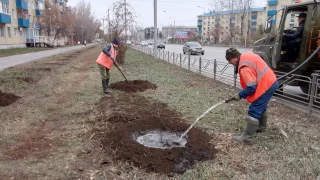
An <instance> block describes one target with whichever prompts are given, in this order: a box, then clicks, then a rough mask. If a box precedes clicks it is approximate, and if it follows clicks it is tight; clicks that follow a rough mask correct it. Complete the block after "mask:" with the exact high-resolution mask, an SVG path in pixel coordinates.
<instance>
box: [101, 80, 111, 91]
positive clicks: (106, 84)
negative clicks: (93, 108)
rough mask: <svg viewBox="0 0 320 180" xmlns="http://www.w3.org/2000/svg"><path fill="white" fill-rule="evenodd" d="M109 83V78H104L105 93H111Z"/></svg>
mask: <svg viewBox="0 0 320 180" xmlns="http://www.w3.org/2000/svg"><path fill="white" fill-rule="evenodd" d="M108 85H109V79H104V80H102V88H103V92H104V93H105V94H110V90H109V88H108Z"/></svg>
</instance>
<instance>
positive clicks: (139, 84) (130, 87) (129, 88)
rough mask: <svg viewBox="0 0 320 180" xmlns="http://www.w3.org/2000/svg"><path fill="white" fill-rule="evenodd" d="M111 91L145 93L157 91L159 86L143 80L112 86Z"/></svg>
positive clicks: (118, 83) (121, 82) (117, 83)
mask: <svg viewBox="0 0 320 180" xmlns="http://www.w3.org/2000/svg"><path fill="white" fill-rule="evenodd" d="M110 88H111V89H116V90H120V91H125V92H144V91H146V90H148V89H157V85H155V84H153V83H151V82H149V81H142V80H134V81H128V82H127V81H120V82H116V83H113V84H111V85H110Z"/></svg>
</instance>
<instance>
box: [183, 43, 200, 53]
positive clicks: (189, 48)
mask: <svg viewBox="0 0 320 180" xmlns="http://www.w3.org/2000/svg"><path fill="white" fill-rule="evenodd" d="M182 51H183V54H186V53H190V54H191V55H193V54H202V55H204V49H203V48H202V46H201V45H200V44H199V43H198V42H195V41H190V42H187V43H186V44H184V45H183V48H182Z"/></svg>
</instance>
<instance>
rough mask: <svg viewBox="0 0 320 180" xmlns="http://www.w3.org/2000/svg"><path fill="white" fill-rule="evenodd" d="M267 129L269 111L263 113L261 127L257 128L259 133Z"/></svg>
mask: <svg viewBox="0 0 320 180" xmlns="http://www.w3.org/2000/svg"><path fill="white" fill-rule="evenodd" d="M266 129H267V111H265V112H264V113H262V115H261V119H260V121H259V128H258V129H257V133H261V132H264V131H266Z"/></svg>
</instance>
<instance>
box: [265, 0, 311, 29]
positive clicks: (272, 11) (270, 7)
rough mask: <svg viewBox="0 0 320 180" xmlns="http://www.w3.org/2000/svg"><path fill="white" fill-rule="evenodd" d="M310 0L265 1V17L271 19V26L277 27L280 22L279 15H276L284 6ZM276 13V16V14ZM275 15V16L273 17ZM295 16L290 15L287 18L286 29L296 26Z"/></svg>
mask: <svg viewBox="0 0 320 180" xmlns="http://www.w3.org/2000/svg"><path fill="white" fill-rule="evenodd" d="M306 1H310V0H267V15H268V17H271V23H272V25H274V26H276V27H278V26H279V24H280V20H281V13H277V12H278V10H280V9H281V8H282V7H283V6H285V5H290V4H294V3H300V2H306ZM276 13H277V14H276ZM274 15H275V16H274ZM296 16H297V15H296V14H291V17H290V18H287V22H286V27H289V26H290V27H294V26H297V24H298V19H297V18H296Z"/></svg>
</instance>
